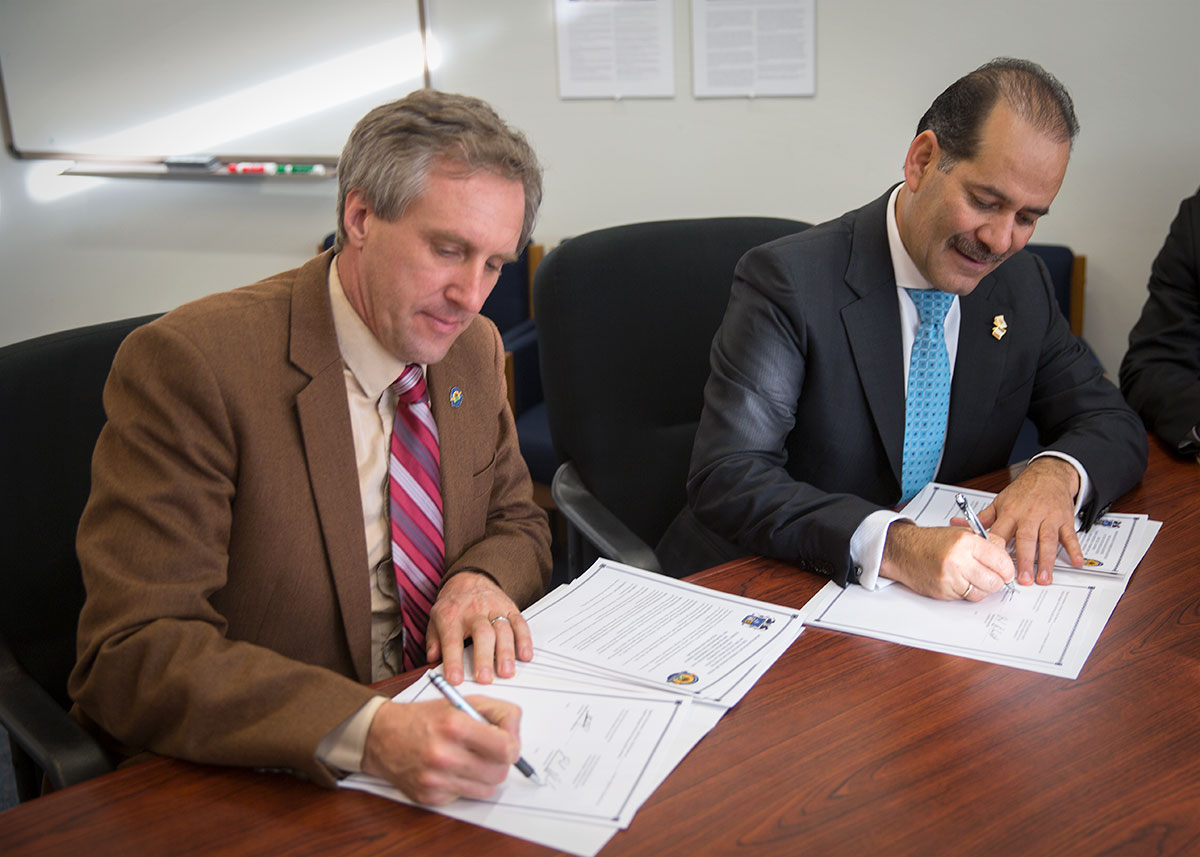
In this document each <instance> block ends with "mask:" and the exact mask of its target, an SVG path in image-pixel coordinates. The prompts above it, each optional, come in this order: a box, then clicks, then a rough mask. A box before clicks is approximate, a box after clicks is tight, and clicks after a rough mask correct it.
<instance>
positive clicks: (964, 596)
mask: <svg viewBox="0 0 1200 857" xmlns="http://www.w3.org/2000/svg"><path fill="white" fill-rule="evenodd" d="M974 591H975V584H974V583H971V582H970V581H968V582H967V591H966V592H964V593H963V594H962V599H963V600H964V601H966V600H967V598H968V597H970V595H971V593H972V592H974Z"/></svg>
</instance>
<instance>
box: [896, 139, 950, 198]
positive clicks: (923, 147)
mask: <svg viewBox="0 0 1200 857" xmlns="http://www.w3.org/2000/svg"><path fill="white" fill-rule="evenodd" d="M941 157H942V149H941V146H939V145H938V139H937V135H936V134H934V133H933V131H930V130H929V129H926V130H924V131H922V132H921V133H920V134H918V135H917V136H916V137H914V138H913V141H912V142H911V143H909V144H908V154H907V155H905V156H904V183H905V184H906V185H908V189H909V190H910V191H912V192H913V193H916V192H917V191H918V190H920V188H921V184H922V183H923V182H924V181H925V177H926V176H927V175H928V174H929V171H930V170H936V169H937V165H938V161H940V160H941Z"/></svg>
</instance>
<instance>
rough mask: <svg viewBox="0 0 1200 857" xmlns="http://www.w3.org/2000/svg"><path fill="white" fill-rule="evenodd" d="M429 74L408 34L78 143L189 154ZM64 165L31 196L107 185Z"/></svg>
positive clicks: (49, 169)
mask: <svg viewBox="0 0 1200 857" xmlns="http://www.w3.org/2000/svg"><path fill="white" fill-rule="evenodd" d="M428 49H429V66H430V68H431V69H432V68H435V67H436V66H437V65H439V64H440V63H441V56H442V50H441V46H440V45H438V44H437V43H436V41H435V40H434V39H432V38H430V39H429V42H428ZM423 73H424V64H423V62H422V58H421V36H420V33H415V32H414V33H409V34H408V35H405V36H401V37H400V38H396V39H388V40H387V41H384V42H380V43H379V44H376V45H371V46H369V47H366V48H362V49H360V50H357V51H354V52H352V53H349V54H345V55H344V56H341V57H336V58H334V59H332V60H327V61H325V62H321V63H317V64H316V65H313V66H309V67H308V68H306V69H301V70H300V71H296V72H293V73H291V74H286V75H284V76H282V77H278V78H275V79H274V80H269V81H265V82H263V83H260V84H256V85H255V86H251V87H249V88H247V89H243V90H240V91H238V92H234V93H230V94H229V95H225V96H222V97H220V98H217V99H215V100H213V101H209V102H206V103H204V104H199V105H196V106H194V107H189V108H186V109H184V110H179V111H177V112H175V113H171V114H168V115H167V116H163V117H161V118H159V119H154V120H151V121H150V122H144V123H142V124H140V125H135V126H133V127H132V128H127V129H125V130H123V131H118V132H116V133H114V134H109V135H107V136H104V137H101V138H99V139H96V140H92V141H91V142H89V143H84V144H81V145H80V147H79V148H80V150H81V151H84V152H87V153H88V154H96V155H101V156H103V155H128V154H130V153H135V154H137V153H146V154H154V155H186V154H194V153H198V152H211V151H214V150H215V149H216V148H217V147H218V146H219V145H220V144H222V143H226V142H228V141H230V140H237V139H241V138H243V137H246V136H249V135H251V134H255V133H258V132H260V131H265V130H267V129H268V128H274V127H277V126H279V125H283V124H286V123H288V122H292V121H294V120H296V119H302V118H304V117H306V116H312V115H313V114H316V113H320V112H321V111H323V110H328V109H330V108H331V107H336V106H338V105H339V104H343V103H346V102H348V101H353V100H355V99H358V98H362V97H364V96H367V95H371V94H372V93H375V92H380V91H382V90H385V89H390V88H394V87H397V86H398V85H400V84H403V83H405V82H408V81H419V80H420V79H421V77H422V75H423ZM72 166H74V164H69V165H68V166H66V167H64V166H63V162H62V161H47V162H43V163H41V164H39V165H37V166H36V167H34V168H33V169H32V170H30V172H29V174H28V176H27V177H26V187H27V188H28V190H29V195H30V196H31V197H32V198H34V199H37V200H38V201H40V202H51V201H54V200H57V199H62V198H64V197H67V196H72V195H74V194H76V193H80V192H82V191H85V190H90V189H91V188H93V187H96V186H97V185H99V184H102V183H104V182H106V181H109V179H103V178H95V177H84V176H63V175H60V173H62V171H63V170H64V169H70V168H71V167H72Z"/></svg>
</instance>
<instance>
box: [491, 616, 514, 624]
mask: <svg viewBox="0 0 1200 857" xmlns="http://www.w3.org/2000/svg"><path fill="white" fill-rule="evenodd" d="M488 622H490V623H491V624H493V625H495V624H496V623H497V622H508V624H510V625H511V624H512V622H509V619H508V617H507V616H497V617H496V618H495V619H488Z"/></svg>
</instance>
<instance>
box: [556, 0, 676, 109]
mask: <svg viewBox="0 0 1200 857" xmlns="http://www.w3.org/2000/svg"><path fill="white" fill-rule="evenodd" d="M554 18H555V24H556V30H557V34H558V94H559V96H560V97H562V98H670V97H671V96H673V95H674V94H675V27H674V24H675V20H674V12H673V10H672V4H671V0H555V2H554Z"/></svg>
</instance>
